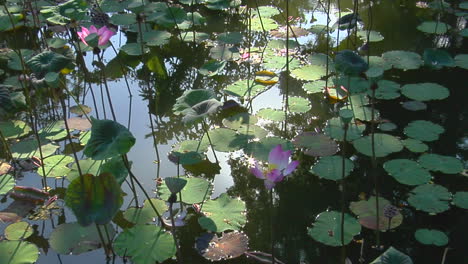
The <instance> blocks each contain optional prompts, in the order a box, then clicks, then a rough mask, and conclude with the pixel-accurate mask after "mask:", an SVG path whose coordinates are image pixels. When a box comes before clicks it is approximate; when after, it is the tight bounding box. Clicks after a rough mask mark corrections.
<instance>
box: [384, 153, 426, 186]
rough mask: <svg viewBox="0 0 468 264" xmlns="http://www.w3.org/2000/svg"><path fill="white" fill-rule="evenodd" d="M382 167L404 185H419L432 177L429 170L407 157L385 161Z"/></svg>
mask: <svg viewBox="0 0 468 264" xmlns="http://www.w3.org/2000/svg"><path fill="white" fill-rule="evenodd" d="M383 167H384V169H385V170H386V171H387V173H388V174H390V175H391V176H392V177H393V178H395V180H397V181H398V182H399V183H402V184H406V185H421V184H425V183H428V182H429V181H430V180H431V179H432V175H431V174H430V173H429V171H427V170H426V169H424V168H422V167H421V166H420V165H419V163H417V162H415V161H412V160H408V159H394V160H390V161H387V162H385V163H384V164H383Z"/></svg>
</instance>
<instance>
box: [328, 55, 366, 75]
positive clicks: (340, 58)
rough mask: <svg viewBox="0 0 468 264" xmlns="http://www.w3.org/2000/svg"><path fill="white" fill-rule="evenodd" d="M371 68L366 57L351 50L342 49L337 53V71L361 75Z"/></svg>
mask: <svg viewBox="0 0 468 264" xmlns="http://www.w3.org/2000/svg"><path fill="white" fill-rule="evenodd" d="M368 68H369V65H368V64H367V62H366V61H364V59H362V58H361V56H359V55H358V54H356V53H355V52H354V51H351V50H342V51H339V52H338V53H337V54H336V57H335V69H336V71H337V72H339V73H342V74H344V75H347V76H356V75H359V74H361V73H363V72H365V71H367V69H368Z"/></svg>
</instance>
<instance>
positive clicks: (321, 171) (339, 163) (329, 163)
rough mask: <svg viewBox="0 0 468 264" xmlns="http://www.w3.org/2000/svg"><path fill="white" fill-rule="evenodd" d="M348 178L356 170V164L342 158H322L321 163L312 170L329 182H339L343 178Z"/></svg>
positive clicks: (311, 170)
mask: <svg viewBox="0 0 468 264" xmlns="http://www.w3.org/2000/svg"><path fill="white" fill-rule="evenodd" d="M343 170H344V177H347V176H348V175H349V174H350V173H351V171H353V170H354V164H353V162H352V161H351V160H349V159H346V158H345V159H344V169H343V157H341V156H329V157H323V158H320V159H319V161H318V162H317V163H316V164H315V165H313V166H312V167H311V168H310V172H311V173H313V174H315V175H317V176H319V177H320V178H324V179H327V180H332V181H338V180H341V178H342V176H343Z"/></svg>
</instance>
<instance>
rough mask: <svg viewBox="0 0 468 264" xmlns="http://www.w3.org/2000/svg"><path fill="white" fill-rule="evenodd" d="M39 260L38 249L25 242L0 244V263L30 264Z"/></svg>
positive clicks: (4, 241)
mask: <svg viewBox="0 0 468 264" xmlns="http://www.w3.org/2000/svg"><path fill="white" fill-rule="evenodd" d="M38 258H39V249H37V247H36V246H35V245H34V244H32V243H29V242H26V241H7V240H3V241H1V242H0V263H9V264H32V263H36V260H37V259H38Z"/></svg>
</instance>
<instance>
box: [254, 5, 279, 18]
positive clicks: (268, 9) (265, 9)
mask: <svg viewBox="0 0 468 264" xmlns="http://www.w3.org/2000/svg"><path fill="white" fill-rule="evenodd" d="M256 12H258V13H259V14H260V15H261V16H262V18H265V17H272V16H276V15H279V14H280V11H279V10H278V8H277V7H275V6H259V7H258V9H257V11H256ZM252 13H255V11H252Z"/></svg>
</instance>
